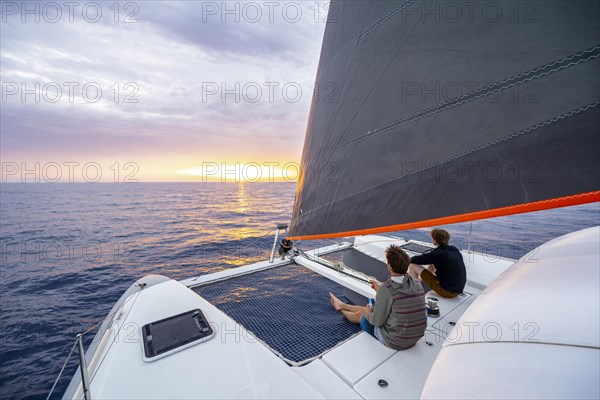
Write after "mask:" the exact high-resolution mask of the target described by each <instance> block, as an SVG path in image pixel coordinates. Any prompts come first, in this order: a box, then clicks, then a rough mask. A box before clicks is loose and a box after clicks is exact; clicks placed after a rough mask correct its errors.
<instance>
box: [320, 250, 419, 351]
mask: <svg viewBox="0 0 600 400" xmlns="http://www.w3.org/2000/svg"><path fill="white" fill-rule="evenodd" d="M385 258H386V261H387V268H388V270H389V272H390V275H391V276H390V278H389V279H388V280H387V281H385V282H384V283H381V284H380V283H379V282H377V281H375V280H372V281H371V282H370V283H371V287H372V288H373V289H374V290H375V291H376V292H377V295H376V298H375V303H374V305H373V308H370V307H369V306H364V307H363V306H355V305H351V304H346V303H344V302H342V301H341V300H340V299H338V298H337V297H335V296H334V295H333V293H331V292H330V293H329V297H330V298H331V304H332V305H333V307H334V308H335V310H336V311H339V312H341V313H342V314H343V315H344V317H346V319H348V321H350V322H352V323H354V324H360V326H361V328H362V330H363V331H365V332H367V333H369V334H370V335H372V336H374V337H375V338H376V339H377V340H379V342H381V343H382V344H384V345H385V346H387V347H391V348H392V349H396V350H404V349H408V348H409V347H412V346H414V345H415V344H416V343H417V342H418V341H419V339H421V338H422V337H423V335H424V334H425V328H426V327H427V319H426V317H425V293H424V292H423V287H422V286H421V283H420V282H418V281H416V280H414V279H413V278H411V277H410V276H408V275H406V270H407V268H408V264H409V263H410V259H409V258H408V255H407V254H406V253H405V252H404V250H402V249H401V248H400V247H398V246H394V245H391V246H390V247H388V248H387V250H386V251H385Z"/></svg>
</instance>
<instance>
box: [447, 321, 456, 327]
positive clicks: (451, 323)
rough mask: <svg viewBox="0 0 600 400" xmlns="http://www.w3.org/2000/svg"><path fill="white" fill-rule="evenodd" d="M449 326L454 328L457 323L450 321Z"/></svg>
mask: <svg viewBox="0 0 600 400" xmlns="http://www.w3.org/2000/svg"><path fill="white" fill-rule="evenodd" d="M448 325H452V326H454V325H456V322H454V321H450V322H448Z"/></svg>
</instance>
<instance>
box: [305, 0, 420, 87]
mask: <svg viewBox="0 0 600 400" xmlns="http://www.w3.org/2000/svg"><path fill="white" fill-rule="evenodd" d="M414 2H415V0H406V1H405V2H404V3H402V4H400V5H399V6H398V7H396V8H394V9H393V10H391V11H389V12H388V13H387V14H385V15H384V16H383V17H381V18H379V19H378V20H377V21H375V22H374V23H373V24H371V26H369V27H368V28H367V29H365V30H364V31H362V32H361V33H359V34H358V36H356V37H355V38H354V39H352V40H351V41H350V42H348V44H347V45H346V46H344V48H343V49H342V50H340V51H339V52H338V53H337V54H336V55H335V56H333V58H332V59H331V60H329V62H328V63H327V64H325V66H324V67H323V71H321V72H320V73H319V76H317V79H316V80H317V81H318V80H319V77H320V76H321V75H323V73H324V72H325V71H326V70H327V69H329V67H330V66H331V65H332V64H333V63H334V62H336V61H337V59H338V58H340V57H341V56H342V55H343V54H344V53H346V52H347V51H348V50H349V49H350V48H351V47H352V46H354V45H355V44H356V43H358V42H359V41H360V39H362V38H363V37H365V36H366V35H368V34H369V33H371V32H372V31H373V30H374V29H375V28H377V27H378V26H380V25H381V24H383V23H384V22H386V21H387V20H389V19H390V18H392V17H393V16H395V15H396V14H398V13H399V12H400V11H402V10H404V9H405V8H406V7H407V6H408V5H410V4H412V3H414Z"/></svg>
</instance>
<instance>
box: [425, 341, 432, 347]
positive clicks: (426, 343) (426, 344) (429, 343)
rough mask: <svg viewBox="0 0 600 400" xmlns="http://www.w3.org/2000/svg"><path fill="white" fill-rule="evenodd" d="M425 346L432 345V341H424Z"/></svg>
mask: <svg viewBox="0 0 600 400" xmlns="http://www.w3.org/2000/svg"><path fill="white" fill-rule="evenodd" d="M425 346H429V347H433V343H431V342H429V341H425Z"/></svg>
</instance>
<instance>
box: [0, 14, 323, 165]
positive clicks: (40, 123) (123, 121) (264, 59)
mask: <svg viewBox="0 0 600 400" xmlns="http://www.w3.org/2000/svg"><path fill="white" fill-rule="evenodd" d="M288 3H289V2H288ZM101 4H102V5H103V7H104V8H103V14H102V16H103V19H102V20H101V21H99V22H98V23H90V22H88V21H86V20H85V18H82V17H81V16H80V15H79V14H77V13H75V18H74V20H73V22H70V21H69V20H68V18H67V17H66V16H64V15H63V19H61V20H60V21H58V22H57V23H47V22H45V21H43V18H42V21H41V22H40V23H36V22H34V21H27V22H25V23H22V22H21V20H20V17H19V15H18V14H17V15H11V16H9V18H7V21H6V22H4V21H3V22H2V38H1V45H2V53H1V61H2V63H1V68H2V96H3V98H2V103H1V114H2V122H1V128H2V135H1V136H2V137H1V143H2V149H1V153H2V156H3V159H5V158H6V157H8V158H15V157H29V158H32V157H38V158H39V157H43V156H44V155H47V156H52V155H53V154H54V155H56V154H86V156H87V157H92V156H93V155H94V153H95V152H96V153H97V154H98V155H99V156H100V155H102V156H103V157H106V156H107V155H110V154H114V155H115V156H117V155H119V156H122V155H124V154H125V155H126V154H135V155H143V154H152V153H156V152H157V151H160V152H163V153H164V154H165V155H166V154H188V155H189V157H190V158H193V156H194V155H195V154H204V153H205V152H207V151H211V152H213V154H230V153H231V149H232V148H236V147H239V148H241V149H244V148H246V149H254V150H255V151H258V150H256V149H258V148H260V146H255V145H252V146H248V143H249V142H251V141H257V142H259V144H263V143H264V146H265V147H266V148H269V149H274V150H277V149H278V148H279V147H278V146H280V143H281V142H282V141H291V142H292V143H296V145H297V146H301V143H302V136H303V134H304V129H305V125H306V118H307V115H308V111H309V106H310V98H311V95H312V92H311V85H312V82H313V80H314V76H315V73H316V67H317V62H318V54H319V49H320V43H321V37H322V33H323V29H324V26H323V25H324V24H323V23H322V22H320V23H315V22H314V18H313V16H312V15H311V14H309V13H308V12H312V11H311V10H309V9H308V7H309V6H310V5H311V4H313V3H310V4H309V3H305V4H302V3H297V4H299V5H301V7H302V8H303V10H304V12H305V14H303V17H302V18H301V19H300V20H298V21H296V22H290V21H291V20H290V19H286V18H287V17H286V18H284V17H282V14H277V13H275V14H274V18H273V19H272V20H270V19H269V18H268V15H266V14H265V15H264V16H263V18H262V19H261V20H259V21H257V22H251V21H250V20H249V19H248V18H247V17H248V15H249V14H248V15H246V16H244V15H243V14H241V13H242V12H243V11H242V10H243V9H244V7H247V5H248V4H249V3H235V4H238V8H239V10H240V11H239V12H240V15H239V22H236V21H235V15H231V14H230V15H225V22H223V21H222V19H221V15H220V14H218V13H213V11H214V10H213V11H211V13H210V14H207V11H210V10H212V9H211V8H207V7H208V6H210V5H214V4H216V5H217V6H219V7H221V5H222V4H225V3H222V2H218V3H214V4H213V3H212V2H208V3H206V2H205V3H201V2H142V3H138V5H139V9H138V10H137V12H136V14H135V18H137V19H138V22H137V23H128V24H126V23H122V19H123V18H124V17H125V15H126V14H127V13H126V12H125V11H124V10H121V13H120V14H119V19H120V20H119V23H115V22H114V21H113V20H112V17H114V15H113V14H111V10H109V9H108V7H109V6H110V5H111V4H112V3H110V4H109V3H101ZM227 4H230V7H232V8H231V9H234V8H235V6H234V5H231V4H234V3H227ZM256 4H258V5H259V6H261V5H262V7H263V12H265V10H266V9H265V8H264V7H265V6H264V4H263V3H260V2H259V3H256ZM277 4H279V5H280V6H281V7H284V5H285V4H284V3H277ZM295 4H296V3H295ZM120 5H121V7H122V6H123V4H121V3H120ZM294 7H295V6H294ZM275 10H277V8H275ZM129 11H131V10H129ZM218 11H219V10H218ZM220 11H222V10H220ZM220 11H219V12H220ZM290 13H291V11H290ZM290 15H291V14H290ZM3 17H4V16H3ZM203 20H204V21H205V22H203ZM84 89H85V90H84ZM25 90H29V92H24V91H25ZM33 92H36V93H33ZM298 94H299V95H298ZM282 151H283V152H284V153H285V152H287V153H286V154H289V155H290V157H292V156H294V157H295V156H296V155H297V154H299V151H300V149H294V150H291V151H290V150H286V149H282Z"/></svg>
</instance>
